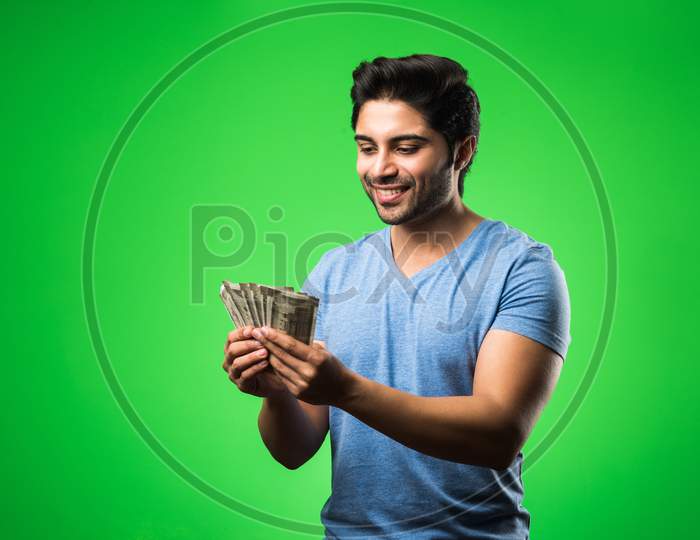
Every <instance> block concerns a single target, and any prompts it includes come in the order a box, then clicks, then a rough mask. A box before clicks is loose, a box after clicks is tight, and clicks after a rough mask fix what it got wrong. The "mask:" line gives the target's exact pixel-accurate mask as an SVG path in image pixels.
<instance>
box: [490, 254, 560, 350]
mask: <svg viewBox="0 0 700 540" xmlns="http://www.w3.org/2000/svg"><path fill="white" fill-rule="evenodd" d="M570 322H571V306H570V301H569V291H568V288H567V285H566V278H565V276H564V272H563V271H562V269H561V268H560V267H559V264H558V263H557V261H556V260H555V259H554V256H553V254H552V250H551V248H550V247H549V246H547V245H546V244H536V245H534V246H530V247H529V248H528V249H527V250H525V252H524V253H523V254H522V255H520V256H519V257H518V259H517V260H516V261H515V263H514V264H513V267H512V268H511V269H510V273H509V274H508V276H507V278H506V282H505V285H504V287H503V292H502V294H501V298H500V301H499V305H498V312H497V314H496V317H495V319H494V322H493V324H492V325H491V328H497V329H501V330H510V331H512V332H515V333H517V334H520V335H523V336H525V337H529V338H530V339H533V340H535V341H538V342H539V343H542V344H543V345H546V346H547V347H549V348H550V349H552V350H553V351H554V352H556V353H558V354H559V356H561V357H562V359H565V358H566V353H567V350H568V348H569V345H570V343H571V335H570V333H569V326H570Z"/></svg>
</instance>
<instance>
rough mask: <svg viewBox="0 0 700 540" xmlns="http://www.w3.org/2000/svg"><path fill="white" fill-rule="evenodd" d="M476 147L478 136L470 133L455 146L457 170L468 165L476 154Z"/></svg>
mask: <svg viewBox="0 0 700 540" xmlns="http://www.w3.org/2000/svg"><path fill="white" fill-rule="evenodd" d="M475 148H476V136H474V135H469V137H467V138H466V139H464V140H463V141H461V142H460V143H459V144H457V145H456V148H455V161H454V162H455V164H456V168H457V170H459V171H461V170H462V169H464V167H466V166H467V163H469V160H470V159H471V158H472V156H473V155H474V149H475Z"/></svg>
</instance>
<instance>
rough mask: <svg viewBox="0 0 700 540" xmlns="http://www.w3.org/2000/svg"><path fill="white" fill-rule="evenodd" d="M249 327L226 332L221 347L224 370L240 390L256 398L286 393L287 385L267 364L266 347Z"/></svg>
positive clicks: (251, 327)
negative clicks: (253, 336) (224, 340)
mask: <svg viewBox="0 0 700 540" xmlns="http://www.w3.org/2000/svg"><path fill="white" fill-rule="evenodd" d="M253 328H254V327H253V326H244V327H241V328H236V329H235V330H234V331H232V332H229V334H228V337H227V340H226V345H225V346H224V353H225V356H224V363H223V365H222V367H223V369H224V371H226V372H227V373H228V376H229V379H230V380H231V381H232V382H233V383H234V384H235V385H236V386H237V387H238V389H239V390H240V391H241V392H245V393H246V394H251V395H254V396H258V397H271V396H274V395H276V394H281V393H284V392H288V391H289V390H287V387H286V386H285V385H284V383H283V382H282V381H281V380H280V379H279V377H278V376H277V374H276V373H275V372H274V370H273V369H272V368H271V367H269V360H267V357H268V355H269V352H268V350H267V349H266V348H265V347H264V346H263V344H262V343H260V342H259V341H258V340H256V339H253V338H252V337H251V336H252V331H253Z"/></svg>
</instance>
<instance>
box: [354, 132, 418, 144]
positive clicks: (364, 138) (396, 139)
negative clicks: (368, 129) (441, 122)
mask: <svg viewBox="0 0 700 540" xmlns="http://www.w3.org/2000/svg"><path fill="white" fill-rule="evenodd" d="M355 140H356V141H358V142H359V141H367V142H372V143H373V142H374V139H373V138H372V137H370V136H368V135H361V134H358V135H355ZM401 141H421V142H430V139H428V138H427V137H423V136H422V135H418V134H416V133H404V134H403V135H396V136H394V137H392V138H390V139H389V142H391V143H397V142H401Z"/></svg>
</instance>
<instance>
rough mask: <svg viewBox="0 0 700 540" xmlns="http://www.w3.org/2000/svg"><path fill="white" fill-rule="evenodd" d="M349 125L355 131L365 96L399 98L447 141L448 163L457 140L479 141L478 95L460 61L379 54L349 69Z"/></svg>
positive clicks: (461, 177) (461, 185) (461, 184)
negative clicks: (472, 139) (350, 100)
mask: <svg viewBox="0 0 700 540" xmlns="http://www.w3.org/2000/svg"><path fill="white" fill-rule="evenodd" d="M352 78H353V81H354V83H353V86H352V90H351V91H350V97H351V99H352V103H353V107H352V129H353V131H355V129H356V126H357V118H358V116H359V114H360V109H361V108H362V105H364V104H365V102H367V101H369V100H382V99H387V100H400V101H403V102H405V103H406V104H408V105H410V106H411V107H413V108H414V109H415V110H417V111H418V112H419V113H420V114H421V115H422V116H423V118H424V119H425V121H426V123H427V124H428V126H430V127H431V128H432V129H434V130H435V131H438V132H440V133H441V134H442V135H443V136H444V137H445V140H446V141H447V146H448V148H449V159H450V166H452V165H453V160H452V155H453V153H454V148H455V144H456V143H457V142H462V141H464V140H465V139H466V138H467V137H469V136H470V135H474V136H475V137H476V141H475V142H476V143H477V144H478V141H479V125H480V124H479V113H480V112H481V108H480V106H479V98H478V97H477V95H476V92H475V91H474V89H473V88H472V87H471V86H469V84H467V79H468V72H467V70H466V69H464V68H463V67H462V66H461V65H460V64H459V63H457V62H455V61H454V60H450V59H449V58H445V57H443V56H435V55H432V54H412V55H410V56H403V57H400V58H386V57H384V56H378V57H377V58H375V59H374V60H372V61H371V62H366V61H363V62H361V63H360V64H359V65H358V66H357V67H356V68H355V70H354V71H353V72H352ZM476 148H477V146H475V147H474V153H473V154H472V156H471V158H470V159H469V163H468V164H467V165H466V167H464V168H463V169H462V170H461V171H460V173H459V181H458V184H457V188H458V190H459V196H460V197H461V196H462V195H463V193H464V176H465V174H466V173H467V171H469V169H470V168H471V165H472V162H473V161H474V157H475V155H476Z"/></svg>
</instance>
